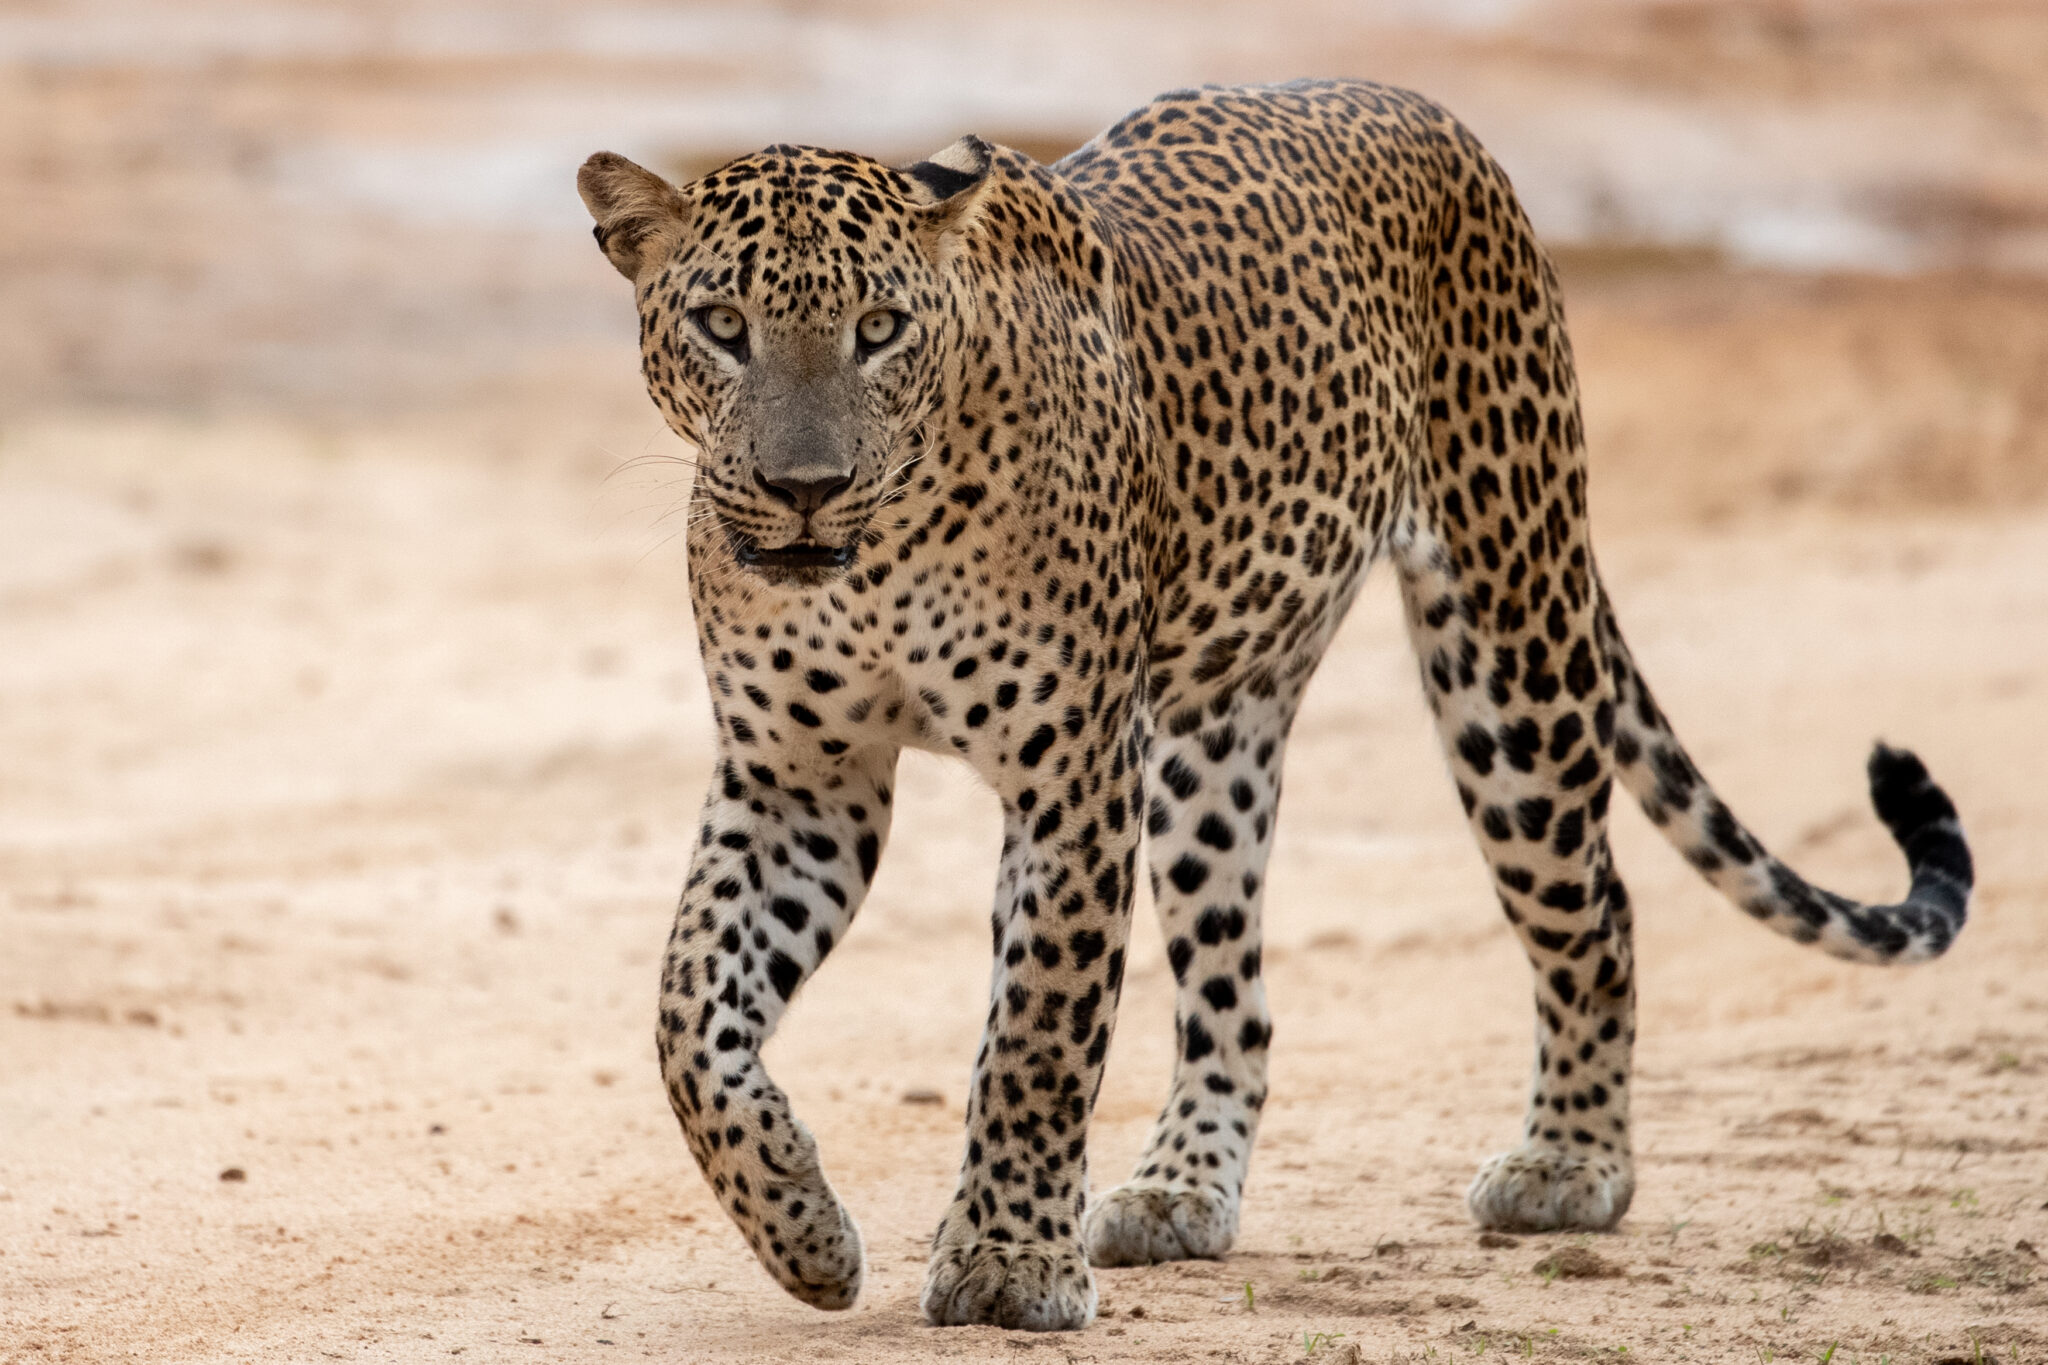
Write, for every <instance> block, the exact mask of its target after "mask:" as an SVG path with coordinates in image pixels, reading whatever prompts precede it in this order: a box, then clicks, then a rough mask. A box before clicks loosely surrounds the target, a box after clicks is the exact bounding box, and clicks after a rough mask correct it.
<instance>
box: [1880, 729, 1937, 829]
mask: <svg viewBox="0 0 2048 1365" xmlns="http://www.w3.org/2000/svg"><path fill="white" fill-rule="evenodd" d="M1869 767H1870V799H1871V801H1872V802H1873V803H1874V804H1875V805H1876V806H1877V808H1878V811H1879V812H1880V813H1882V812H1883V810H1884V808H1885V805H1886V803H1887V802H1888V801H1891V800H1896V799H1898V798H1901V797H1905V796H1909V795H1911V794H1912V793H1913V792H1915V791H1918V790H1919V789H1920V788H1921V787H1931V786H1933V785H1934V779H1932V778H1931V777H1929V776H1928V775H1927V765H1926V764H1925V763H1922V762H1921V761H1920V757H1919V755H1917V754H1915V753H1914V752H1913V751H1912V750H1911V749H1894V748H1892V746H1891V745H1889V744H1886V743H1885V742H1884V741H1883V740H1879V741H1877V743H1876V744H1874V745H1872V746H1871V749H1870V765H1869ZM1886 823H1887V824H1889V823H1890V817H1889V816H1887V817H1886Z"/></svg>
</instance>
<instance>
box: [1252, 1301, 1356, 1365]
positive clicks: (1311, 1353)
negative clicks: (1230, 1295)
mask: <svg viewBox="0 0 2048 1365" xmlns="http://www.w3.org/2000/svg"><path fill="white" fill-rule="evenodd" d="M1245 1288H1247V1289H1249V1288H1251V1286H1250V1285H1246V1286H1245ZM1342 1340H1344V1334H1343V1333H1342V1332H1309V1331H1304V1332H1303V1333H1302V1334H1301V1353H1302V1354H1303V1355H1304V1356H1307V1357H1309V1358H1311V1359H1313V1358H1314V1357H1315V1353H1316V1352H1317V1351H1320V1350H1322V1349H1323V1348H1324V1347H1325V1346H1335V1345H1336V1344H1337V1343H1338V1342H1340V1341H1342Z"/></svg>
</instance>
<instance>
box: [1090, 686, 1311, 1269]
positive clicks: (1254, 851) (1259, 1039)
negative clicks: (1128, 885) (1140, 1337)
mask: <svg viewBox="0 0 2048 1365" xmlns="http://www.w3.org/2000/svg"><path fill="white" fill-rule="evenodd" d="M1307 681H1308V677H1307V671H1306V668H1303V669H1300V670H1297V671H1296V672H1295V674H1294V675H1293V676H1292V677H1291V678H1290V679H1288V680H1287V681H1284V682H1275V681H1272V680H1270V679H1268V678H1263V677H1262V678H1258V679H1254V680H1252V681H1250V682H1247V683H1243V684H1240V685H1239V686H1238V687H1237V688H1236V689H1234V691H1233V692H1232V693H1231V694H1230V695H1229V696H1227V697H1225V698H1221V699H1219V700H1217V701H1215V702H1212V703H1211V704H1209V705H1207V706H1201V707H1183V708H1178V709H1173V710H1169V712H1168V714H1166V715H1164V716H1162V717H1161V718H1160V721H1159V732H1158V735H1157V738H1156V739H1155V741H1154V744H1153V749H1152V754H1151V758H1150V761H1149V763H1148V778H1147V782H1146V793H1147V802H1146V805H1147V817H1146V832H1147V833H1148V834H1149V835H1150V840H1151V841H1150V844H1149V853H1148V857H1149V859H1150V862H1151V868H1152V894H1153V900H1154V903H1155V908H1156V909H1157V911H1158V915H1159V928H1160V932H1161V934H1162V935H1163V936H1164V938H1165V939H1166V956H1167V962H1168V964H1169V965H1170V966H1171V967H1172V968H1173V977H1174V991H1175V1004H1174V1040H1175V1043H1176V1053H1175V1056H1174V1063H1173V1085H1172V1088H1171V1089H1170V1090H1169V1091H1168V1093H1167V1098H1166V1105H1165V1107H1164V1108H1163V1109H1161V1111H1160V1114H1159V1118H1158V1120H1157V1122H1155V1123H1154V1124H1153V1126H1152V1135H1151V1137H1150V1138H1149V1139H1147V1141H1146V1143H1145V1148H1144V1151H1143V1153H1142V1154H1141V1155H1140V1156H1139V1157H1138V1164H1137V1168H1136V1170H1134V1171H1133V1172H1132V1174H1131V1178H1130V1179H1129V1180H1128V1181H1127V1182H1125V1183H1124V1184H1122V1185H1119V1186H1118V1187H1116V1188H1115V1189H1113V1190H1110V1191H1109V1192H1108V1193H1107V1194H1105V1195H1103V1196H1102V1197H1101V1198H1100V1199H1098V1200H1096V1201H1095V1202H1094V1203H1093V1204H1092V1205H1091V1206H1090V1208H1089V1210H1088V1219H1087V1234H1086V1235H1087V1243H1088V1258H1089V1260H1090V1261H1092V1262H1093V1263H1094V1264H1096V1265H1104V1266H1111V1265H1150V1264H1152V1263H1154V1262H1158V1261H1178V1260H1186V1259H1189V1258H1198V1257H1210V1256H1221V1255H1222V1254H1223V1253H1224V1252H1226V1251H1228V1250H1229V1249H1230V1246H1231V1243H1232V1242H1233V1241H1235V1240H1236V1237H1237V1222H1238V1208H1239V1204H1240V1202H1241V1201H1242V1199H1243V1196H1244V1183H1245V1177H1246V1175H1247V1173H1248V1172H1249V1170H1250V1168H1251V1155H1252V1142H1253V1140H1254V1139H1255V1138H1256V1137H1257V1135H1258V1126H1259V1114H1260V1111H1261V1110H1262V1109H1263V1108H1264V1106H1265V1103H1266V1044H1267V1040H1268V1039H1269V1038H1271V1036H1272V1032H1273V1017H1272V1015H1271V1014H1270V1013H1269V1012H1268V1010H1267V1008H1266V987H1265V981H1264V979H1263V976H1262V974H1261V961H1260V942H1259V929H1260V923H1259V921H1260V906H1261V902H1262V900H1263V898H1264V893H1265V877H1266V856H1267V854H1268V853H1269V852H1270V851H1271V850H1272V847H1273V822H1274V819H1275V817H1276V815H1277V813H1278V810H1279V805H1280V765H1281V760H1282V758H1283V756H1284V754H1285V752H1286V746H1287V731H1288V727H1289V726H1290V725H1291V724H1292V723H1293V720H1294V713H1295V710H1296V707H1297V706H1298V704H1299V703H1300V700H1301V693H1302V690H1303V688H1304V687H1305V686H1306V684H1307Z"/></svg>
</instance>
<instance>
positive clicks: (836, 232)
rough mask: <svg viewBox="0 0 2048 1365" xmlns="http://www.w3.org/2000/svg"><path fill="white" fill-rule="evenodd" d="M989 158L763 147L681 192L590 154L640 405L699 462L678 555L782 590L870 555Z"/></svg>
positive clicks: (977, 143)
mask: <svg viewBox="0 0 2048 1365" xmlns="http://www.w3.org/2000/svg"><path fill="white" fill-rule="evenodd" d="M991 152H992V149H991V148H990V147H989V146H988V144H986V143H984V142H982V141H981V140H980V139H978V138H971V137H970V138H963V139H961V140H960V141H959V142H956V143H954V144H953V145H952V146H950V147H948V148H946V149H945V150H944V151H942V152H939V153H938V154H937V155H935V156H933V157H932V158H931V159H930V160H929V161H924V162H919V163H917V164H916V165H913V166H909V167H906V168H904V169H900V170H899V169H895V168H892V167H890V166H886V165H884V164H882V163H881V162H878V161H874V160H870V159H869V158H866V157H861V156H855V155H852V154H849V153H844V152H826V151H818V150H815V149H812V148H803V147H786V146H778V147H771V148H769V149H767V150H766V151H763V152H760V153H758V154H756V155H753V156H749V157H744V158H742V159H740V160H738V161H734V162H732V163H730V164H729V165H726V166H724V167H721V168H720V169H718V170H716V171H713V172H711V173H710V174H708V175H706V176H704V177H703V178H702V179H700V180H697V181H695V182H694V183H692V184H690V185H687V186H684V187H677V186H675V185H673V184H671V183H669V182H668V181H667V180H665V179H663V178H662V177H660V176H659V175H656V174H655V173H653V172H652V171H649V170H646V169H645V168H643V167H640V166H637V165H635V164H633V163H632V162H630V161H628V160H626V159H625V158H624V157H621V156H617V155H614V154H612V153H610V152H599V153H598V154H597V155H595V156H593V157H591V158H590V159H589V160H588V161H587V162H585V163H584V164H583V168H582V170H581V172H580V173H579V174H578V175H577V188H578V190H579V191H580V192H581V193H582V196H583V202H584V203H585V204H586V205H587V206H588V207H589V209H590V213H591V216H592V217H593V218H595V219H596V221H597V227H596V235H597V241H598V245H599V246H600V247H602V248H603V250H604V253H605V255H606V256H607V257H608V258H609V259H610V260H611V262H612V264H613V265H614V266H616V267H617V268H618V270H619V273H620V274H622V275H624V276H625V277H626V278H627V279H629V280H631V281H633V284H634V288H635V293H636V295H637V298H638V300H639V308H640V338H641V364H642V369H643V371H644V373H645V374H646V377H647V386H648V391H649V392H650V393H651V394H652V395H653V398H654V401H655V404H656V405H657V406H658V407H659V408H660V409H661V411H662V413H663V415H664V416H665V417H666V418H667V420H668V423H669V426H670V427H671V428H672V429H674V431H675V432H676V433H677V434H678V435H680V436H681V437H683V439H685V440H686V441H689V442H690V443H691V444H692V445H694V446H696V447H697V448H698V450H699V451H700V452H701V459H700V461H699V464H698V473H697V480H698V482H697V488H696V492H695V498H696V502H697V507H698V508H699V509H702V510H701V513H699V512H693V528H692V535H695V536H703V535H715V536H721V537H723V538H724V539H725V540H726V542H727V544H728V545H729V547H730V552H731V555H732V557H733V559H734V560H736V561H737V562H738V563H739V564H740V565H742V566H744V567H745V568H747V569H749V570H751V571H753V572H754V573H756V574H758V575H760V576H761V577H762V578H764V579H766V580H768V581H769V582H772V583H777V584H782V585H815V584H818V583H822V582H826V581H829V580H831V579H832V578H834V577H836V576H838V575H839V574H841V573H843V572H845V571H846V570H847V569H848V568H849V567H850V566H851V565H852V564H853V563H854V562H855V561H856V560H857V558H858V557H859V555H860V553H861V550H862V548H863V546H864V544H866V543H869V542H871V541H872V540H873V539H874V538H875V537H876V536H877V535H879V532H878V531H876V530H875V529H874V527H875V524H876V513H877V511H878V510H879V509H880V508H882V507H883V506H884V505H885V504H887V503H888V502H890V501H891V500H892V499H893V498H894V497H895V496H896V494H897V493H898V492H899V491H900V490H901V489H902V488H903V487H904V486H905V485H906V483H907V481H908V480H909V479H910V478H912V477H913V473H912V471H913V468H914V466H915V465H916V463H917V462H918V460H919V457H920V452H921V449H922V440H923V436H922V428H923V425H924V423H925V421H926V419H927V418H928V417H930V416H931V414H932V413H933V412H934V411H935V410H936V408H937V405H938V403H939V398H940V392H941V376H942V374H943V373H944V368H945V367H944V363H943V356H942V355H941V352H942V350H943V349H944V348H945V347H946V346H947V345H948V344H949V343H957V340H958V337H959V335H960V328H959V327H958V325H957V322H958V319H959V318H960V316H961V315H962V310H963V309H964V308H966V307H969V306H970V302H969V300H968V298H967V290H966V288H965V285H964V283H963V281H962V280H961V279H960V278H958V274H959V272H958V271H956V270H953V269H949V265H952V264H955V263H956V258H957V256H958V254H959V246H960V242H961V240H962V238H963V236H964V234H965V233H966V232H967V230H968V229H969V227H970V225H971V223H972V222H973V220H974V218H975V216H976V213H977V207H978V204H979V201H980V200H981V199H982V197H983V193H984V190H985V187H986V186H987V184H988V183H989V181H990V179H991V177H990V174H989V172H990V168H991V164H992V156H991ZM700 515H701V520H700V519H698V517H699V516H700Z"/></svg>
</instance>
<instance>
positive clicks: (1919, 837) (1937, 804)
mask: <svg viewBox="0 0 2048 1365" xmlns="http://www.w3.org/2000/svg"><path fill="white" fill-rule="evenodd" d="M1870 802H1871V804H1872V805H1874V806H1876V807H1877V814H1878V818H1879V819H1881V820H1883V821H1884V823H1885V825H1886V827H1887V828H1889V829H1890V830H1891V832H1892V837H1893V838H1894V839H1896V840H1898V842H1899V846H1900V847H1901V848H1903V849H1904V850H1905V851H1906V857H1907V860H1908V861H1909V862H1910V863H1911V864H1912V865H1913V868H1914V871H1915V872H1916V873H1917V872H1918V871H1920V870H1921V869H1922V868H1923V867H1928V866H1931V867H1933V868H1935V869H1939V870H1941V871H1943V872H1945V873H1947V874H1948V876H1950V877H1951V878H1953V879H1954V880H1955V881H1956V882H1958V883H1960V884H1961V885H1962V886H1964V887H1968V886H1969V885H1970V882H1971V880H1972V870H1971V866H1970V853H1969V846H1968V845H1967V844H1966V843H1965V842H1964V841H1963V835H1962V829H1961V826H1960V824H1959V822H1958V821H1957V816H1956V807H1955V803H1954V802H1953V801H1950V800H1949V799H1948V793H1947V792H1945V791H1943V790H1942V789H1941V788H1940V787H1938V786H1936V785H1935V782H1934V779H1933V778H1932V777H1929V776H1928V775H1927V765H1926V764H1924V763H1922V762H1921V761H1920V760H1919V758H1918V757H1916V756H1915V755H1914V754H1913V753H1912V752H1911V751H1910V750H1906V749H1894V748H1892V747H1891V746H1890V745H1887V744H1885V743H1883V742H1882V741H1880V742H1879V743H1878V744H1877V745H1876V747H1874V748H1873V749H1872V750H1871V751H1870Z"/></svg>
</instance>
